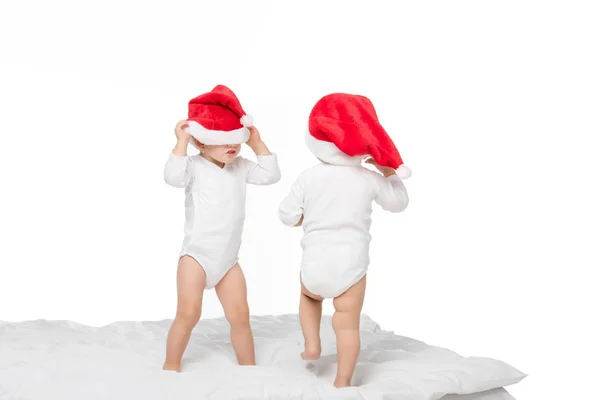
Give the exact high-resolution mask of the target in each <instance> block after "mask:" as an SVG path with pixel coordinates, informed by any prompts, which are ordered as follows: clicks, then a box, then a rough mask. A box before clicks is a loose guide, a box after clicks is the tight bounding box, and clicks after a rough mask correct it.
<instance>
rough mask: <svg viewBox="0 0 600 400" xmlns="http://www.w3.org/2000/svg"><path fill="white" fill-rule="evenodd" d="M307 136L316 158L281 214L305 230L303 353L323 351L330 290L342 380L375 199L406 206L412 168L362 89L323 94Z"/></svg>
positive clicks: (356, 344) (348, 373) (347, 376)
mask: <svg viewBox="0 0 600 400" xmlns="http://www.w3.org/2000/svg"><path fill="white" fill-rule="evenodd" d="M306 144H307V146H308V147H309V149H310V150H311V151H312V153H313V154H314V155H315V156H316V157H317V158H318V159H319V160H320V161H321V163H320V164H318V165H316V166H314V167H312V168H309V169H306V170H304V171H303V172H302V173H301V174H300V176H299V177H298V178H297V180H296V181H295V183H294V184H293V186H292V188H291V191H290V193H289V194H288V195H287V196H286V197H285V198H284V199H283V201H282V202H281V204H280V206H279V218H280V220H281V221H282V222H283V223H284V224H285V225H288V226H302V228H303V230H304V236H303V238H302V241H301V246H302V249H303V255H302V261H301V264H300V282H301V295H300V310H299V312H300V324H301V327H302V333H303V335H304V343H305V349H304V352H303V353H302V358H304V359H305V360H315V359H318V358H319V357H320V354H321V341H320V334H319V329H320V322H321V314H322V302H323V299H325V298H333V305H334V308H335V313H334V315H333V329H334V331H335V334H336V342H337V357H338V369H337V376H336V379H335V381H334V385H335V386H336V387H345V386H350V384H351V382H350V381H351V379H352V375H353V374H354V368H355V365H356V361H357V359H358V355H359V351H360V338H359V323H360V313H361V310H362V305H363V301H364V296H365V287H366V274H367V269H368V266H369V243H370V241H371V235H370V233H369V229H370V226H371V213H372V203H373V201H375V202H376V203H377V204H379V205H380V206H381V207H382V208H383V209H384V210H387V211H390V212H395V213H397V212H401V211H403V210H404V209H405V208H406V207H407V205H408V195H407V191H406V188H405V186H404V184H403V182H402V180H401V179H404V178H408V177H409V176H410V175H411V171H410V169H409V168H408V167H406V166H405V165H403V161H402V158H401V157H400V154H399V153H398V150H397V149H396V147H395V145H394V143H393V142H392V140H391V138H390V137H389V136H388V134H387V133H386V132H385V130H384V129H383V127H382V126H381V125H380V123H379V120H378V118H377V115H376V112H375V108H374V107H373V104H372V103H371V101H370V100H369V99H368V98H366V97H364V96H358V95H350V94H344V93H334V94H330V95H327V96H325V97H323V98H322V99H320V100H319V101H318V102H317V104H316V105H315V106H314V107H313V109H312V111H311V114H310V116H309V127H308V132H307V135H306ZM368 156H370V158H368V159H367V160H366V162H367V163H369V164H372V165H373V166H375V167H376V168H377V169H378V170H379V171H380V172H381V174H382V175H383V176H382V175H380V174H378V173H377V172H374V171H371V170H369V169H367V168H364V167H363V166H362V165H361V163H362V160H363V159H364V158H365V157H368Z"/></svg>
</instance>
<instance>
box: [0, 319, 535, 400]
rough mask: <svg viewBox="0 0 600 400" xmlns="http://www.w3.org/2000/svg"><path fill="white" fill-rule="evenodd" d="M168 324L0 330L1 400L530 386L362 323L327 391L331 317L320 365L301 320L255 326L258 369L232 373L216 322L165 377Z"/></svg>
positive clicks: (407, 395)
mask: <svg viewBox="0 0 600 400" xmlns="http://www.w3.org/2000/svg"><path fill="white" fill-rule="evenodd" d="M170 323H171V321H170V320H164V321H155V322H115V323H112V324H110V325H107V326H104V327H90V326H85V325H81V324H78V323H75V322H70V321H47V320H36V321H26V322H16V323H15V322H10V323H8V322H0V399H5V398H6V399H9V398H10V399H44V400H51V399H57V400H58V399H60V400H75V399H77V400H81V399H86V400H94V399H102V400H105V399H111V400H118V399H128V400H131V399H144V400H153V399H157V400H158V399H160V400H164V399H218V400H222V399H261V400H264V399H302V400H312V399H328V400H330V399H331V400H335V399H362V400H365V399H368V400H375V399H378V400H379V399H398V400H403V399H406V400H436V399H440V398H442V397H444V396H445V395H447V394H452V393H455V394H469V393H477V392H483V391H488V390H491V389H494V388H501V387H503V386H507V385H511V384H514V383H517V382H519V381H520V380H521V379H523V378H524V377H525V376H526V375H525V374H524V373H522V372H520V371H519V370H517V369H515V368H514V367H512V366H510V365H508V364H506V363H504V362H502V361H498V360H494V359H490V358H478V357H467V358H464V357H462V356H460V355H458V354H456V353H455V352H453V351H450V350H447V349H443V348H439V347H433V346H429V345H427V344H425V343H422V342H419V341H417V340H414V339H410V338H406V337H402V336H398V335H395V334H394V333H392V332H388V331H383V330H381V329H380V328H379V326H378V325H377V324H376V323H375V322H374V321H372V320H371V319H370V318H369V317H368V316H366V315H363V316H362V317H361V344H362V348H361V354H360V358H359V362H358V364H357V367H356V371H355V376H354V379H353V385H356V386H355V387H351V388H345V389H335V388H334V387H333V386H332V383H333V380H334V378H335V371H336V356H335V353H336V346H335V336H334V333H333V330H332V328H331V318H330V317H328V316H324V318H323V323H322V328H321V334H322V347H323V356H322V358H321V359H320V360H318V361H316V362H309V363H307V362H304V361H302V360H301V359H300V356H299V355H300V352H301V351H302V347H303V339H302V333H301V331H300V325H299V321H298V316H297V315H280V316H253V317H252V319H251V325H252V329H253V333H254V337H255V346H256V358H257V360H256V361H257V364H258V365H257V366H251V367H249V366H244V367H241V366H238V365H236V359H235V355H234V353H233V349H232V347H231V344H230V341H229V325H228V323H227V321H226V320H225V319H224V318H218V319H203V320H200V322H199V324H198V325H197V327H196V328H195V329H194V332H193V335H192V338H191V340H190V344H189V346H188V348H187V350H186V353H185V355H184V359H183V364H182V372H181V373H175V372H166V371H162V369H161V367H162V363H163V361H164V354H165V340H166V336H167V331H168V329H169V326H170ZM500 391H501V392H500ZM495 392H498V394H499V395H503V394H505V395H507V396H509V395H508V393H506V392H505V391H504V390H503V389H499V390H496V391H492V392H489V393H495ZM447 398H453V399H457V400H458V399H460V398H462V396H449V397H447ZM469 398H473V399H474V398H475V397H472V396H469ZM482 398H483V397H482ZM485 398H486V399H488V398H489V399H490V400H492V397H491V395H490V396H489V397H487V395H486V397H485ZM494 398H495V397H494ZM498 398H502V399H507V398H511V397H498Z"/></svg>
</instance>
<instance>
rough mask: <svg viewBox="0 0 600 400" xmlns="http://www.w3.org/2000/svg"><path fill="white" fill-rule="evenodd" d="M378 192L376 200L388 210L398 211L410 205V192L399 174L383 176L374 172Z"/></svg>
mask: <svg viewBox="0 0 600 400" xmlns="http://www.w3.org/2000/svg"><path fill="white" fill-rule="evenodd" d="M374 178H375V184H376V190H377V194H376V196H375V202H376V203H377V204H379V205H380V206H381V208H383V209H384V210H386V211H390V212H394V213H398V212H401V211H404V210H405V209H406V207H407V206H408V192H407V191H406V186H404V183H403V182H402V180H401V179H400V178H399V177H398V175H396V174H393V175H390V176H388V177H383V176H381V175H379V174H376V173H374Z"/></svg>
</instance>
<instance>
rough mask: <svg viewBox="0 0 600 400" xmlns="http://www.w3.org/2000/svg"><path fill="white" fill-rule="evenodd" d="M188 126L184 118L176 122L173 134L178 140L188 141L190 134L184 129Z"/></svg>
mask: <svg viewBox="0 0 600 400" xmlns="http://www.w3.org/2000/svg"><path fill="white" fill-rule="evenodd" d="M188 126H189V125H188V122H187V121H185V120H183V121H179V122H178V123H177V126H175V136H177V140H178V141H181V142H189V141H190V134H189V133H187V132H186V131H185V130H184V129H185V128H187V127H188Z"/></svg>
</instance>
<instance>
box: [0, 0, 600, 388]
mask: <svg viewBox="0 0 600 400" xmlns="http://www.w3.org/2000/svg"><path fill="white" fill-rule="evenodd" d="M152 3H153V2H131V1H130V2H124V1H118V2H117V1H111V2H102V3H96V5H92V3H91V2H75V1H73V2H66V1H53V2H44V1H30V2H18V3H17V2H10V6H7V5H5V4H8V2H7V3H3V4H2V9H0V37H1V38H2V39H1V45H2V47H1V55H0V56H1V57H2V58H1V60H2V61H1V63H0V67H1V73H0V110H1V111H0V116H1V117H0V176H1V181H0V182H1V185H2V195H1V197H0V202H1V203H0V205H1V207H0V239H1V240H0V249H1V250H0V320H6V321H20V320H29V319H38V318H43V319H69V320H75V321H78V322H81V323H86V324H91V325H104V324H108V323H110V322H113V321H118V320H156V319H165V318H172V317H173V316H174V311H175V271H176V261H177V255H178V251H179V248H180V245H181V239H182V233H183V217H184V215H183V192H182V191H181V190H177V189H174V188H171V187H169V186H167V185H166V184H165V183H164V181H163V175H162V172H163V166H164V162H165V161H166V159H167V156H168V154H169V152H170V151H171V149H172V147H173V145H174V144H175V137H174V134H173V128H174V126H175V124H176V122H177V121H178V120H180V119H184V118H186V116H187V114H186V113H187V101H188V100H189V99H191V98H192V97H195V96H197V95H198V94H200V93H202V92H205V91H208V90H210V89H211V88H212V87H213V86H214V85H216V84H218V83H222V84H226V85H228V86H229V87H231V88H232V89H233V90H234V91H235V92H236V93H237V95H238V96H239V98H240V99H241V101H242V104H243V106H244V108H245V109H246V111H247V112H248V113H250V114H252V115H253V116H254V118H255V122H256V125H257V127H258V128H259V130H260V132H261V134H262V136H263V138H264V139H265V142H266V143H267V145H268V146H269V147H270V149H271V150H272V151H273V152H276V153H277V154H278V155H279V157H280V163H281V169H282V172H283V177H282V180H281V181H280V183H278V184H277V185H275V186H271V187H266V188H265V187H251V188H250V189H249V194H248V203H247V207H248V216H247V220H246V229H245V233H244V242H243V250H242V254H241V261H242V267H243V269H244V271H245V273H246V277H247V280H248V287H249V302H250V307H251V311H252V313H253V314H282V313H295V312H297V303H298V261H299V257H300V248H299V239H300V237H301V231H300V230H299V229H296V230H293V229H290V228H286V227H284V226H283V225H281V224H280V223H279V221H278V220H277V216H276V210H277V206H278V204H279V202H280V200H281V199H282V198H283V196H285V194H286V193H287V191H288V190H289V187H290V185H291V183H292V182H293V180H294V179H295V178H296V176H297V175H298V173H299V172H300V171H301V170H302V169H304V168H306V167H308V166H310V165H312V164H314V163H315V159H314V157H313V156H312V155H311V154H310V153H309V151H308V149H307V148H306V147H305V145H304V142H303V134H304V131H305V127H306V123H307V115H308V113H309V111H310V108H311V107H312V105H314V103H315V102H316V101H317V100H318V99H319V98H320V97H321V96H322V95H325V94H327V93H330V92H333V91H343V92H351V93H360V94H363V95H366V96H368V97H370V98H371V99H372V101H373V102H374V104H375V106H376V109H377V111H378V113H379V115H380V119H381V122H382V124H383V125H384V127H385V128H386V129H387V130H388V132H389V133H390V135H391V136H392V137H393V138H394V140H395V141H396V143H397V145H398V147H399V150H400V153H401V155H402V156H403V158H404V160H405V162H406V164H407V165H408V166H409V167H411V168H412V169H413V177H412V178H411V179H410V180H408V181H406V185H407V187H408V190H409V195H410V198H411V203H410V205H409V207H408V209H407V210H406V211H405V212H404V213H402V214H397V215H393V214H387V213H384V212H383V211H381V209H379V208H377V207H376V208H375V212H374V215H373V220H374V222H373V229H372V234H373V243H372V252H371V254H372V264H371V269H370V273H369V281H368V295H367V299H366V303H365V307H364V312H365V313H366V314H368V315H370V316H371V317H372V318H373V319H374V320H376V321H377V322H379V323H380V324H381V327H382V328H383V329H386V330H393V331H395V332H396V333H397V334H401V335H404V336H410V337H414V338H417V339H420V340H423V341H426V342H428V343H431V344H435V345H440V346H444V347H447V348H450V349H453V350H455V351H457V352H459V353H461V354H463V355H478V356H489V357H494V358H498V359H501V360H503V361H506V362H508V363H510V364H512V365H514V366H515V367H517V368H519V369H521V370H523V371H524V372H526V373H528V374H529V375H530V376H529V377H528V378H526V379H525V380H524V381H523V382H522V383H520V384H518V385H516V386H514V387H511V388H510V391H511V392H512V393H513V394H514V395H515V396H516V397H517V399H518V400H525V399H540V400H547V399H583V398H592V397H595V396H596V395H597V391H594V390H593V389H592V388H591V384H592V383H593V382H595V381H596V380H597V373H598V357H599V354H598V344H597V340H598V337H600V331H599V329H598V323H597V321H598V314H599V313H598V304H600V299H599V295H598V283H599V280H598V278H597V274H596V271H595V270H597V269H598V267H600V260H599V255H598V252H599V251H598V247H599V246H598V243H599V242H600V240H599V239H600V237H599V231H598V230H599V228H598V226H599V224H600V218H599V211H598V209H599V204H600V195H599V189H598V187H599V185H600V181H599V179H598V173H599V172H600V163H599V162H598V154H599V150H600V147H599V146H598V144H597V143H598V135H599V134H600V127H599V111H600V79H599V75H600V74H599V73H598V71H600V60H599V48H600V44H599V41H598V38H599V37H600V30H599V28H598V25H599V24H598V20H599V18H600V15H599V12H598V6H597V5H593V3H594V2H591V1H590V2H588V4H585V2H579V1H564V2H558V1H543V2H542V1H540V2H533V1H503V2H499V1H498V2H482V1H453V2H448V1H438V2H410V3H408V2H392V1H389V2H387V1H369V2H367V1H363V2H355V1H343V2H342V1H330V2H326V1H320V2H313V3H312V4H310V3H309V2H306V1H302V2H300V1H298V2H276V1H271V2H266V1H252V2H249V1H246V2H242V1H239V2H237V3H234V2H216V1H204V2H198V1H195V2H191V1H190V2H181V1H179V2H175V1H172V2H169V5H168V6H166V5H162V6H159V5H156V4H152ZM220 3H223V4H222V5H221V4H220ZM164 4H167V3H164ZM392 5H394V6H395V7H396V9H393V8H392ZM242 154H243V155H244V156H246V157H252V153H251V152H250V151H249V149H248V148H245V149H244V152H243V153H242ZM325 311H326V312H327V313H330V312H331V311H332V307H331V303H327V304H326V310H325ZM221 315H222V311H221V308H220V306H219V304H218V302H217V299H216V296H215V294H214V291H211V292H208V293H207V294H206V296H205V304H204V314H203V317H204V318H212V317H219V316H221Z"/></svg>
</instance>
